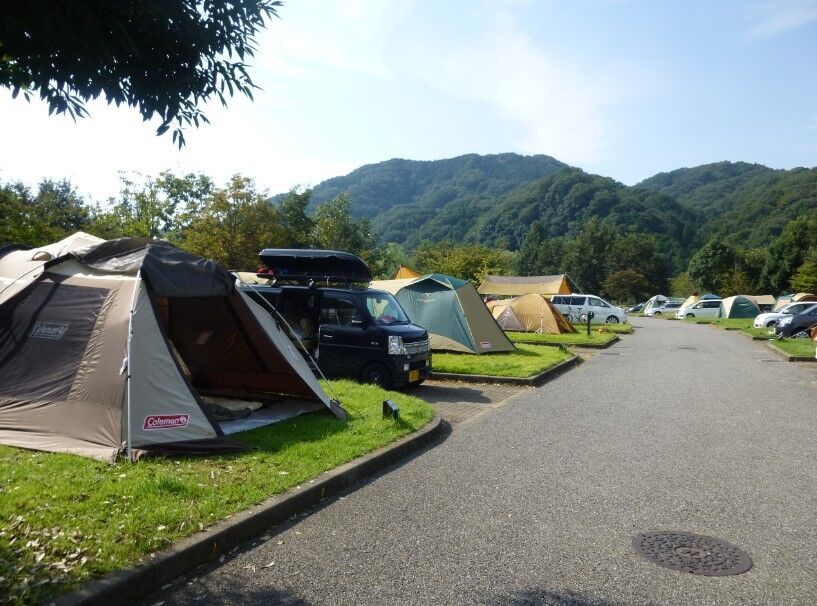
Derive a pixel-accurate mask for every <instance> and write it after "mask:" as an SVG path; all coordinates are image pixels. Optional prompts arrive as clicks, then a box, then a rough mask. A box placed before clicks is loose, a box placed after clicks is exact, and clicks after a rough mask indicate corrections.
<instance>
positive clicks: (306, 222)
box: [280, 189, 315, 248]
mask: <svg viewBox="0 0 817 606" xmlns="http://www.w3.org/2000/svg"><path fill="white" fill-rule="evenodd" d="M311 198H312V190H309V189H307V190H305V191H303V192H300V193H298V192H297V191H296V190H294V189H293V190H292V191H290V192H289V193H288V194H286V195H285V196H284V197H283V198H282V199H281V203H280V215H281V224H282V226H283V227H284V229H285V230H286V232H287V234H288V236H289V243H288V246H291V247H292V248H308V247H309V243H310V241H311V239H312V231H313V230H314V229H315V223H314V222H313V221H312V219H311V218H310V216H309V215H308V214H307V212H306V209H307V207H308V206H309V202H310V200H311Z"/></svg>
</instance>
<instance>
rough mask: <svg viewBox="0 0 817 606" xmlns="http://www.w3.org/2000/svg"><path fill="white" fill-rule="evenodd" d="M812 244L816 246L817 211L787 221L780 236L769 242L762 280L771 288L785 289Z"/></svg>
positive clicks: (774, 289)
mask: <svg viewBox="0 0 817 606" xmlns="http://www.w3.org/2000/svg"><path fill="white" fill-rule="evenodd" d="M811 248H817V213H811V214H810V215H804V216H801V217H798V218H796V219H794V220H793V221H791V222H789V224H788V225H786V227H785V228H784V229H783V232H782V233H781V234H780V236H778V237H777V238H775V239H774V240H773V241H772V243H771V244H769V249H768V254H767V255H766V259H765V264H764V265H763V272H762V274H761V277H760V282H761V284H762V285H763V286H764V287H766V288H768V289H770V290H772V291H773V292H785V291H786V290H787V289H788V286H789V281H790V280H791V278H792V276H793V275H794V273H795V272H796V271H797V269H798V268H799V267H800V265H801V264H802V263H803V261H804V260H805V258H806V255H807V254H808V251H809V249H811Z"/></svg>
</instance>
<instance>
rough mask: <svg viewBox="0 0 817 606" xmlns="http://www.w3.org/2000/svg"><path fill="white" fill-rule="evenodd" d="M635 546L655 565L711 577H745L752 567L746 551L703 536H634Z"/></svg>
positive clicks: (646, 533) (654, 534)
mask: <svg viewBox="0 0 817 606" xmlns="http://www.w3.org/2000/svg"><path fill="white" fill-rule="evenodd" d="M633 547H634V548H635V551H636V553H638V555H640V556H642V557H644V558H646V559H648V560H649V561H650V562H652V563H653V564H658V565H659V566H663V567H664V568H669V569H670V570H680V571H681V572H688V573H690V574H699V575H703V576H707V577H723V576H727V575H732V574H741V573H744V572H746V571H747V570H749V569H750V568H751V567H752V558H750V557H749V555H748V554H747V553H746V552H745V551H743V550H741V549H740V548H738V547H735V546H734V545H732V544H731V543H727V542H726V541H724V540H722V539H718V538H716V537H706V536H703V535H700V534H689V533H686V532H643V533H641V534H638V535H636V536H635V537H633Z"/></svg>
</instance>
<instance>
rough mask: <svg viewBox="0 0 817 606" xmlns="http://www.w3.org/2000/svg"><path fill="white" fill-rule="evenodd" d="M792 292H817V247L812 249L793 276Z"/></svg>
mask: <svg viewBox="0 0 817 606" xmlns="http://www.w3.org/2000/svg"><path fill="white" fill-rule="evenodd" d="M790 285H791V290H792V292H809V293H817V249H811V250H810V251H809V252H808V254H807V255H806V259H805V261H803V263H802V265H800V267H798V268H797V271H796V272H794V275H793V276H792V277H791V282H790Z"/></svg>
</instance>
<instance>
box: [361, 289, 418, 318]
mask: <svg viewBox="0 0 817 606" xmlns="http://www.w3.org/2000/svg"><path fill="white" fill-rule="evenodd" d="M363 298H364V300H365V301H366V309H368V310H369V314H370V315H371V316H372V320H374V321H375V323H376V324H385V325H392V324H408V323H409V319H408V317H406V314H405V312H404V311H403V308H402V307H400V304H399V303H398V302H397V301H396V300H395V299H394V297H392V296H391V295H390V294H388V293H385V292H379V293H368V294H365V295H363Z"/></svg>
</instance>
